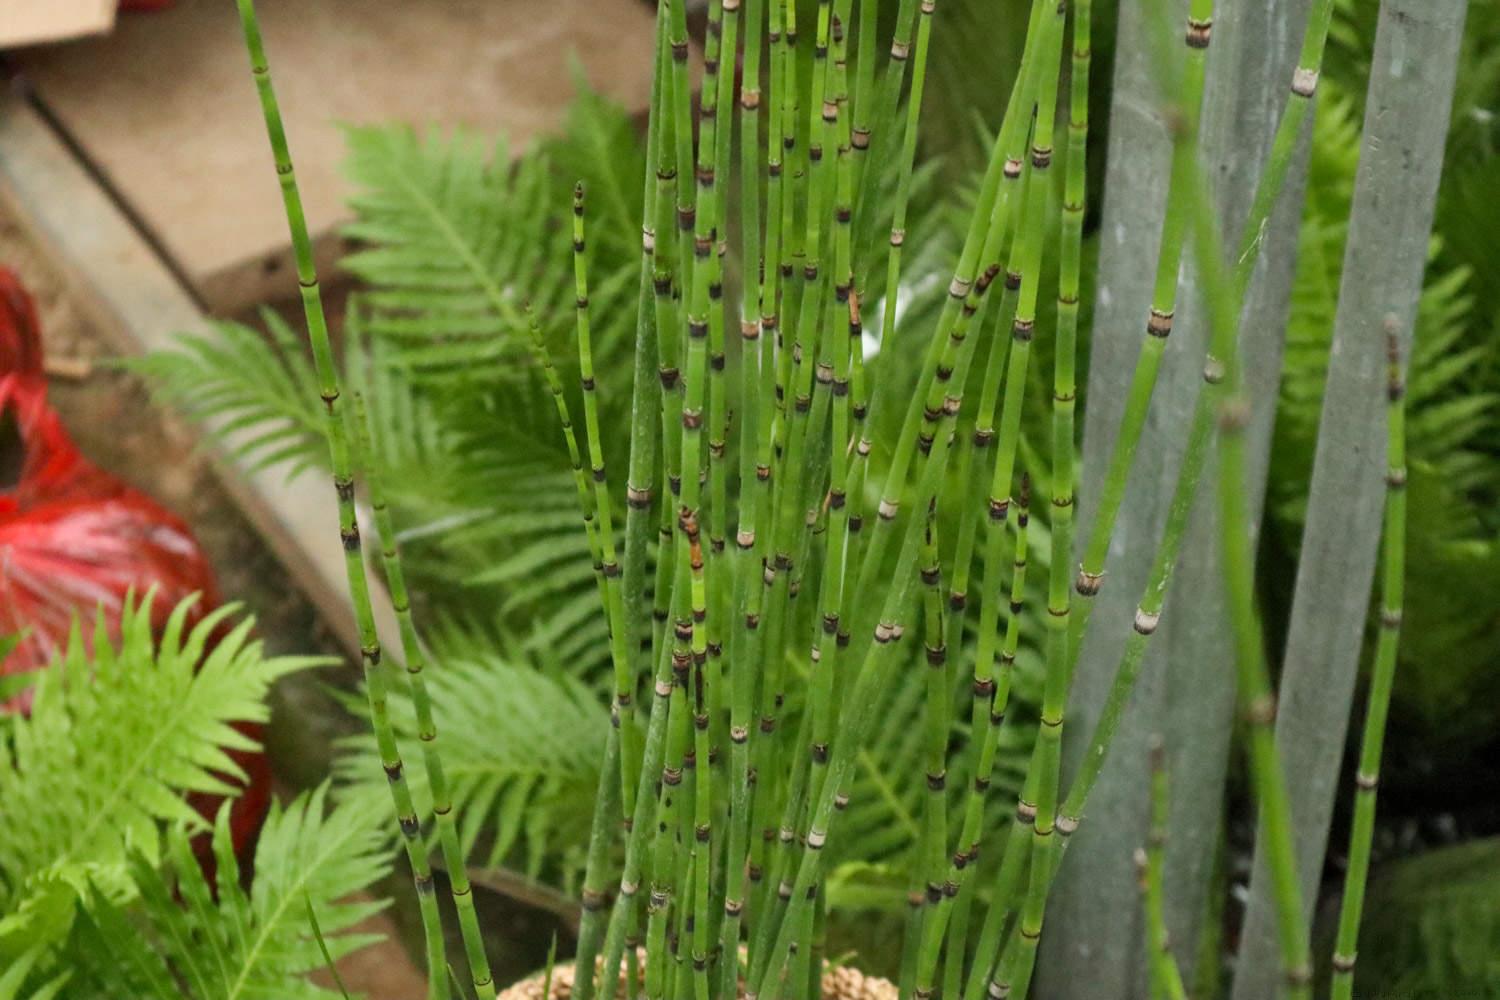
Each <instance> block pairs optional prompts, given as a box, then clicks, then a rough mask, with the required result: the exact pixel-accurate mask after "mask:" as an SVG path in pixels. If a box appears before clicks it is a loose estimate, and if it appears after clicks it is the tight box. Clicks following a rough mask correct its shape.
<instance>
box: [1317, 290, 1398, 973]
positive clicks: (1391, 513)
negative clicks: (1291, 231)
mask: <svg viewBox="0 0 1500 1000" xmlns="http://www.w3.org/2000/svg"><path fill="white" fill-rule="evenodd" d="M1397 333H1398V331H1397V330H1396V329H1395V328H1394V320H1392V321H1391V322H1390V323H1388V324H1387V330H1386V336H1387V340H1388V343H1389V363H1388V367H1387V376H1386V408H1385V420H1386V446H1385V447H1386V458H1385V463H1386V468H1385V487H1386V488H1385V533H1384V537H1383V539H1382V547H1383V548H1384V552H1383V553H1382V559H1381V561H1382V563H1383V567H1382V569H1383V574H1384V578H1383V581H1382V583H1381V595H1380V638H1379V639H1378V640H1377V642H1376V646H1375V666H1374V669H1373V670H1372V671H1371V674H1370V692H1369V695H1368V696H1367V699H1366V702H1365V728H1364V733H1363V734H1362V735H1361V737H1360V742H1359V768H1358V770H1357V771H1355V774H1354V821H1353V823H1352V824H1351V826H1350V829H1349V868H1348V872H1347V874H1346V875H1345V876H1344V898H1343V900H1342V901H1341V902H1340V905H1339V929H1338V940H1337V942H1336V943H1335V945H1334V950H1333V989H1332V994H1331V996H1332V998H1333V1000H1353V997H1354V963H1355V959H1356V958H1357V957H1358V946H1359V920H1360V916H1361V914H1362V913H1363V911H1364V902H1365V881H1366V879H1368V877H1369V874H1370V843H1371V840H1372V839H1373V837H1374V834H1375V799H1376V794H1377V793H1376V789H1377V786H1378V785H1379V784H1380V755H1381V751H1382V749H1383V748H1384V746H1385V722H1386V718H1387V716H1388V714H1389V711H1390V705H1391V685H1392V683H1393V682H1394V680H1395V677H1396V653H1397V650H1398V648H1399V646H1400V642H1401V611H1402V608H1403V606H1404V595H1403V591H1404V589H1405V576H1406V378H1405V376H1404V374H1403V373H1402V367H1401V342H1400V340H1399V338H1398V336H1397Z"/></svg>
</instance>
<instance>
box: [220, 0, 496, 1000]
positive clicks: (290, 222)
mask: <svg viewBox="0 0 1500 1000" xmlns="http://www.w3.org/2000/svg"><path fill="white" fill-rule="evenodd" d="M239 12H240V23H241V26H242V28H243V29H244V34H245V48H246V50H247V52H248V53H249V56H250V72H251V75H252V76H253V77H254V79H255V88H256V91H257V93H258V94H259V97H260V106H261V113H262V115H263V117H264V118H265V124H266V135H267V138H268V139H269V140H270V144H271V153H272V156H273V157H274V159H275V161H276V174H277V177H278V178H279V181H280V185H281V198H282V205H283V207H284V208H285V211H286V217H287V226H288V229H289V230H290V232H291V238H292V248H293V252H294V254H295V257H296V266H297V284H298V286H299V287H300V289H301V297H302V308H303V314H304V316H305V317H306V319H307V329H308V339H309V341H310V343H311V345H312V352H313V364H314V365H315V367H316V371H317V380H318V394H319V396H320V397H321V398H322V400H323V404H324V410H325V415H326V420H325V424H324V433H325V434H326V436H327V440H328V452H329V459H330V464H331V466H332V469H333V487H334V493H335V495H336V496H337V498H338V511H339V539H340V543H341V545H342V547H343V550H344V568H345V576H346V579H347V581H348V585H349V594H350V597H351V598H352V599H353V602H354V614H355V619H356V622H357V624H358V628H359V645H360V658H361V661H362V663H363V666H364V675H365V693H366V695H367V697H368V699H369V707H370V721H371V724H372V726H373V728H374V730H375V739H376V742H377V744H378V746H379V750H380V761H381V765H382V767H384V768H385V773H386V777H387V779H388V782H389V785H390V790H391V801H392V803H393V805H394V806H395V811H396V819H397V823H398V825H399V827H400V831H401V839H402V843H403V845H404V847H405V850H406V857H407V861H408V862H409V863H410V865H411V870H412V880H413V883H414V885H415V887H416V893H417V900H418V904H419V906H420V910H421V915H422V928H423V935H424V938H425V941H426V958H427V992H428V1000H441V998H442V997H443V996H444V995H445V994H446V988H445V973H446V971H447V960H446V959H445V958H444V947H443V928H442V924H441V922H440V918H439V915H438V908H437V896H436V893H435V892H434V887H433V879H432V867H431V864H430V863H429V861H428V859H427V853H426V849H425V847H424V845H423V844H422V842H421V817H419V816H418V815H417V811H416V806H415V805H414V804H413V802H412V795H411V789H410V788H409V787H408V786H407V783H406V776H405V773H404V764H403V762H402V759H401V750H400V747H399V746H398V745H397V743H396V735H395V731H394V730H393V729H392V727H391V721H390V717H389V715H388V712H387V705H386V688H387V685H388V684H389V677H388V673H389V669H390V668H389V665H386V664H382V662H381V649H380V639H379V637H378V636H377V635H376V631H375V612H374V609H373V607H372V605H371V602H370V588H369V582H368V580H367V579H366V577H365V564H364V557H363V551H362V546H361V543H360V535H359V522H358V519H357V515H356V511H355V506H354V469H353V465H352V462H351V449H350V445H349V435H348V429H347V423H346V416H345V411H344V401H343V395H342V393H341V390H340V387H339V377H338V369H337V367H336V366H335V364H334V360H333V346H332V344H331V342H330V340H329V337H328V323H327V321H326V319H325V318H324V314H323V300H322V293H321V292H320V290H319V286H318V275H317V271H316V269H315V268H314V266H313V254H312V240H311V239H310V237H309V236H308V229H307V220H306V215H305V214H304V212H303V210H302V196H301V194H300V193H299V191H298V190H297V177H296V174H295V173H293V169H292V157H291V151H290V148H289V147H288V144H287V138H286V130H285V128H284V127H283V125H282V120H281V111H280V108H279V107H278V106H277V103H276V92H275V90H274V89H273V87H272V84H271V69H270V65H269V63H268V62H267V60H266V52H265V44H264V42H263V41H262V40H261V34H260V26H259V23H258V22H257V20H256V17H255V3H254V0H239ZM435 751H436V748H434V753H435ZM455 892H457V889H456V887H455ZM481 954H482V949H481ZM473 972H474V989H475V992H476V993H477V994H478V995H479V996H481V997H484V996H494V995H495V987H494V982H493V981H492V980H491V979H490V976H489V974H488V972H487V971H484V970H483V969H482V968H475V969H474V970H473Z"/></svg>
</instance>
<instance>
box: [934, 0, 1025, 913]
mask: <svg viewBox="0 0 1500 1000" xmlns="http://www.w3.org/2000/svg"><path fill="white" fill-rule="evenodd" d="M1039 9H1040V7H1039V6H1034V7H1033V10H1034V11H1036V10H1039ZM1028 37H1029V38H1030V39H1031V40H1032V41H1031V42H1030V43H1029V44H1028V47H1027V50H1026V52H1024V53H1023V55H1022V65H1021V70H1020V73H1019V74H1018V77H1017V82H1016V86H1015V87H1013V88H1012V90H1011V99H1010V105H1009V107H1008V108H1007V110H1006V119H1005V121H1004V123H1003V124H1002V126H1001V130H1000V132H1001V134H1000V142H1001V144H1002V146H1003V147H1004V148H1005V150H1006V152H1005V163H1006V166H1005V169H1004V173H1003V175H1002V177H1003V180H1002V182H1001V199H1002V200H1003V201H1004V203H1005V204H1006V205H1007V206H1010V207H1008V208H1007V210H1006V212H1005V215H1004V218H1003V220H1002V226H1001V229H1002V232H1001V234H1000V237H1001V238H1000V241H999V243H998V244H997V246H998V247H1000V248H1001V249H1002V250H1003V251H1004V253H1007V254H1008V255H1009V266H1008V267H1007V269H1006V277H1005V290H1004V295H1003V296H1002V298H1003V303H1002V307H1001V309H1000V322H1001V323H1006V322H1012V326H1011V330H1012V337H1011V338H1005V337H1002V336H1000V335H998V334H996V335H992V336H991V337H990V338H989V339H990V344H989V348H990V350H989V359H988V363H987V364H986V365H985V373H984V381H983V384H982V387H981V389H980V395H979V407H978V411H977V412H976V414H975V417H974V436H973V440H972V442H971V445H970V447H969V449H968V450H967V452H966V454H968V455H970V456H975V455H977V456H979V458H980V461H979V467H980V469H981V470H982V469H983V467H984V456H985V455H986V454H988V453H989V449H990V448H991V447H992V446H993V445H994V444H995V407H996V403H997V400H998V397H999V394H1000V377H1001V372H1002V370H1003V369H1004V367H1005V365H1004V362H1005V360H1006V357H1007V351H1006V344H1007V343H1009V342H1010V340H1011V339H1013V337H1014V324H1013V319H1014V315H1013V314H1014V311H1015V301H1016V296H1017V292H1018V291H1019V289H1020V286H1021V280H1022V279H1021V271H1020V252H1021V246H1020V241H1019V240H1017V239H1015V232H1016V231H1017V230H1019V228H1020V226H1019V216H1020V211H1019V209H1020V207H1021V204H1022V200H1023V198H1024V196H1025V193H1026V184H1027V183H1028V181H1027V179H1026V178H1027V177H1029V165H1028V164H1026V163H1024V162H1023V157H1022V153H1023V152H1024V144H1025V142H1026V138H1027V134H1028V130H1029V127H1030V121H1031V112H1032V108H1033V106H1034V105H1035V91H1034V89H1033V87H1034V84H1035V74H1033V73H1028V72H1027V68H1028V67H1029V66H1030V65H1032V64H1034V63H1035V59H1034V57H1033V55H1031V54H1029V53H1033V52H1034V51H1035V50H1034V45H1035V44H1036V38H1037V35H1036V34H1031V35H1029V36H1028ZM1001 259H1002V254H1001V253H999V252H997V253H996V254H994V255H993V256H992V257H991V258H990V265H989V267H987V268H986V269H985V277H984V279H981V280H984V282H985V284H986V285H988V284H990V283H991V282H992V281H993V276H994V273H995V270H996V269H997V268H998V265H999V261H1000V260H1001ZM1002 328H1003V327H1002ZM1023 389H1024V376H1020V377H1018V375H1017V373H1016V372H1012V373H1011V375H1010V376H1009V377H1008V381H1007V383H1006V395H1007V397H1009V396H1010V395H1011V394H1017V395H1019V394H1020V393H1021V392H1022V390H1023ZM1012 405H1013V406H1015V405H1019V404H1012ZM1016 443H1017V441H1016V439H1015V438H1012V439H1011V441H1010V451H1009V453H1008V455H1002V456H1000V457H998V458H997V460H996V472H995V473H994V475H995V477H996V479H995V481H994V482H992V483H991V485H990V493H989V496H990V500H989V502H986V501H985V500H984V498H983V489H984V487H983V485H982V484H981V476H979V475H973V474H971V475H970V476H969V478H968V483H969V484H971V493H970V496H968V497H966V498H965V510H964V514H965V517H964V518H963V526H964V527H963V530H964V536H966V538H967V545H969V546H972V544H973V536H974V532H975V530H976V528H974V527H972V526H973V525H976V524H977V521H978V515H979V513H980V511H981V509H982V510H983V512H984V514H985V515H986V517H985V546H984V571H985V579H987V580H998V579H999V578H1000V576H1001V573H1002V553H1001V550H1002V543H1003V540H1004V533H1005V524H1006V521H1007V518H1008V517H1009V509H1010V503H1009V497H1010V490H1011V481H1010V478H1009V477H1010V476H1011V475H1013V472H1014V468H1015V447H1016ZM1001 475H1004V476H1005V477H1006V478H1005V479H1003V480H1001V479H999V477H1000V476H1001ZM960 481H961V482H963V481H964V480H963V479H961V480H960ZM1025 489H1026V487H1025V485H1024V477H1023V491H1024V490H1025ZM996 498H1000V499H999V502H995V499H996ZM964 545H965V538H964V537H961V538H960V548H959V551H958V554H957V556H956V557H955V570H954V578H955V580H956V581H960V580H966V579H967V571H966V567H965V563H966V562H967V561H968V557H967V556H965V555H964V552H965V551H966V549H965V548H964ZM966 589H967V585H966V584H964V583H961V582H956V583H955V585H954V587H953V592H952V595H951V596H950V604H951V605H952V606H953V607H954V608H955V610H957V609H958V607H960V605H961V602H962V601H964V600H965V599H966V598H965V591H966ZM1000 594H1001V590H1000V588H999V587H993V588H990V589H989V590H987V591H986V592H985V593H984V595H983V596H982V599H981V601H980V620H979V641H978V643H977V649H976V651H975V655H974V680H973V684H972V691H973V694H974V701H973V707H972V709H971V715H970V732H971V733H984V736H983V737H982V738H980V739H979V740H977V741H971V742H972V751H973V752H972V753H971V755H970V756H971V757H972V760H971V761H970V762H969V765H968V768H967V771H968V774H969V776H970V778H971V779H972V782H973V784H972V786H971V793H970V795H969V798H968V802H967V804H966V807H965V818H964V823H963V828H962V833H961V835H960V840H959V852H960V853H962V854H963V861H962V864H960V862H959V859H958V857H957V856H955V859H954V860H955V864H956V865H958V866H959V867H962V866H963V865H966V864H967V863H968V861H969V860H971V858H970V855H972V854H975V853H977V849H978V844H977V838H978V836H979V832H980V829H981V826H982V813H981V810H982V808H983V794H982V793H983V791H984V789H985V788H987V787H988V784H989V775H990V768H989V763H993V760H994V751H995V742H996V738H997V736H998V731H988V730H989V729H990V728H991V727H990V726H987V724H986V718H989V719H991V720H993V725H994V726H998V725H999V723H1000V721H1001V720H1003V719H1004V717H1005V711H1006V706H1007V703H1008V701H1009V697H1010V669H1009V661H1006V660H1004V659H1003V658H1002V660H1001V670H1000V672H999V677H998V679H997V677H996V671H995V644H996V642H997V636H998V634H999V622H1000ZM1012 659H1014V657H1012ZM986 762H989V763H986ZM964 881H965V880H964V879H962V878H961V879H960V883H961V884H962V883H963V882H964Z"/></svg>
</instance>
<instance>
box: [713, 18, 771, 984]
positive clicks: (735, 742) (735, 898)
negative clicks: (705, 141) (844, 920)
mask: <svg viewBox="0 0 1500 1000" xmlns="http://www.w3.org/2000/svg"><path fill="white" fill-rule="evenodd" d="M762 3H763V0H747V2H746V4H745V15H744V20H745V48H744V60H743V66H744V71H743V72H744V78H743V80H742V82H741V86H740V115H739V120H740V178H739V183H740V233H741V238H742V244H741V246H742V252H741V263H742V273H741V304H740V335H741V340H740V370H741V375H742V380H741V391H740V400H741V403H740V405H741V417H740V446H739V447H740V455H739V457H740V477H739V479H740V497H739V499H740V502H739V508H738V523H737V525H736V531H735V552H736V553H737V555H738V558H737V560H736V562H735V565H734V567H733V573H734V616H735V620H736V621H737V622H739V623H741V624H742V629H741V631H739V632H738V633H737V634H736V633H731V636H733V638H732V641H731V644H730V648H729V651H730V661H731V663H732V666H731V670H730V686H731V698H730V720H729V742H730V760H731V770H732V773H731V776H730V796H731V801H730V805H729V813H728V823H727V825H728V831H727V836H726V839H727V845H726V849H725V850H726V853H725V885H724V919H723V923H722V926H721V934H720V949H719V953H720V958H719V960H720V969H719V973H720V983H719V995H720V996H733V995H734V993H735V992H736V990H737V988H738V978H739V960H738V951H739V941H740V928H741V925H742V923H743V919H744V909H745V881H746V869H745V864H744V859H745V856H746V854H747V851H748V844H747V838H748V835H749V830H750V827H749V823H750V802H751V788H750V745H749V741H750V725H751V721H752V715H753V713H754V702H755V680H756V666H757V664H758V660H759V650H760V646H761V643H760V635H761V633H760V629H759V625H760V603H759V601H760V595H761V586H760V580H759V578H758V576H757V572H758V566H759V564H760V561H761V560H762V559H763V558H764V554H765V535H766V534H767V533H766V532H760V531H758V530H757V529H758V526H759V525H760V524H761V523H762V522H763V518H762V514H763V512H764V511H765V508H766V506H767V504H768V503H769V493H770V490H769V476H770V471H771V467H770V463H769V461H768V459H767V453H766V452H765V451H764V450H763V446H764V447H769V438H770V429H771V425H770V419H771V415H772V411H773V408H772V407H771V406H770V405H768V400H766V399H764V398H763V396H762V389H763V388H766V387H767V385H768V383H767V377H768V376H772V374H773V373H774V371H775V364H776V361H775V354H774V350H775V345H774V343H773V339H774V338H773V337H772V336H766V335H763V332H762V313H761V302H762V288H763V281H762V275H763V273H764V269H765V266H766V262H765V258H764V257H763V256H762V246H761V243H760V233H761V228H760V214H759V213H760V183H759V170H758V169H757V164H758V161H759V156H760V140H759V125H760V104H761V91H760V60H761V25H762V23H763V21H764V10H763V6H762ZM778 4H779V0H771V5H772V6H773V7H774V6H777V5H778ZM773 146H774V143H773ZM762 470H764V473H763V472H762Z"/></svg>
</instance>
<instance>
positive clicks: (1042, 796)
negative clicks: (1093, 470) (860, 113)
mask: <svg viewBox="0 0 1500 1000" xmlns="http://www.w3.org/2000/svg"><path fill="white" fill-rule="evenodd" d="M1065 13H1066V11H1065V7H1064V5H1063V4H1059V5H1058V6H1057V7H1056V9H1055V13H1053V14H1052V15H1051V16H1050V17H1046V16H1044V17H1043V19H1042V22H1041V24H1040V25H1039V27H1040V29H1041V32H1042V35H1041V38H1040V42H1039V45H1040V47H1039V49H1038V63H1037V70H1036V72H1037V100H1036V119H1035V121H1034V123H1033V127H1032V139H1031V173H1030V176H1029V177H1028V178H1027V181H1026V205H1025V215H1024V216H1023V217H1022V227H1021V236H1020V243H1021V258H1020V260H1021V287H1020V290H1019V292H1018V293H1017V300H1016V315H1015V319H1014V320H1013V321H1012V324H1011V327H1012V331H1013V343H1012V345H1011V363H1010V374H1009V377H1010V378H1013V379H1015V384H1014V385H1013V386H1011V387H1010V388H1011V390H1012V391H1008V392H1007V394H1006V397H1007V398H1006V401H1005V405H1004V406H1003V407H1002V409H1001V414H1000V449H999V454H998V456H997V462H996V480H995V482H996V483H997V484H1002V483H1003V485H1008V483H1009V478H1010V475H1011V470H1009V469H1004V470H1003V471H1004V472H1005V473H1006V478H1005V480H1003V481H1002V480H1001V479H1000V478H999V477H1000V473H1001V471H1002V465H1003V464H1004V463H1005V461H1006V456H1007V455H1008V454H1010V455H1013V454H1014V450H1015V440H1016V437H1017V435H1018V434H1019V430H1020V397H1021V395H1022V394H1021V393H1020V391H1019V386H1021V385H1024V383H1025V370H1026V368H1025V366H1026V361H1027V356H1028V355H1029V353H1030V345H1031V340H1032V336H1033V332H1034V328H1035V324H1036V307H1037V300H1038V297H1039V296H1038V292H1039V291H1040V288H1039V286H1040V284H1041V263H1042V231H1043V228H1044V226H1045V222H1044V217H1045V213H1046V209H1047V196H1048V193H1049V186H1048V177H1049V176H1050V172H1051V167H1052V158H1053V132H1054V124H1055V119H1056V105H1057V87H1058V73H1059V69H1060V67H1061V63H1062V35H1063V31H1062V29H1063V19H1064V16H1065ZM1059 355H1060V357H1059V364H1060V367H1064V369H1065V370H1064V371H1062V372H1060V373H1059V374H1060V376H1061V375H1064V374H1065V375H1066V376H1067V380H1068V381H1069V382H1070V381H1071V370H1070V369H1071V359H1063V358H1062V357H1061V355H1062V348H1061V346H1060V347H1059ZM1059 384H1062V383H1061V382H1060V383H1059ZM1054 391H1060V390H1057V389H1055V390H1054ZM1069 391H1070V392H1071V390H1069ZM1067 426H1068V427H1069V428H1071V418H1069V420H1068V424H1067ZM1056 447H1057V446H1056V443H1054V451H1055V450H1056ZM1071 448H1072V442H1071V440H1070V441H1069V442H1068V443H1067V448H1066V449H1065V450H1067V451H1069V452H1071ZM1053 461H1054V463H1056V462H1058V461H1059V456H1058V455H1057V454H1054V455H1053ZM1063 463H1064V465H1065V466H1066V465H1067V464H1068V463H1067V461H1066V459H1064V460H1063ZM1053 478H1054V479H1057V478H1059V477H1058V476H1057V475H1055V474H1054V477H1053ZM1068 479H1069V480H1071V475H1069V476H1068ZM1003 485H1001V488H1003ZM1058 489H1059V487H1058V486H1054V488H1053V516H1054V517H1057V516H1058V513H1059V511H1065V510H1066V508H1067V507H1070V506H1071V502H1072V484H1071V481H1069V482H1068V483H1067V484H1066V486H1063V487H1062V489H1064V490H1066V494H1065V495H1066V497H1067V500H1068V504H1067V505H1062V504H1059V503H1058V500H1059V498H1060V497H1061V496H1063V495H1064V494H1060V493H1059V492H1058ZM996 492H998V491H996ZM994 495H995V493H993V492H992V497H993V496H994ZM991 502H992V503H993V502H994V500H993V499H992V500H991ZM1056 533H1057V529H1056V528H1054V537H1055V535H1056ZM1064 534H1066V529H1065V528H1064ZM1053 558H1054V562H1056V561H1057V560H1058V558H1059V557H1058V553H1057V550H1056V542H1055V541H1054V550H1053ZM1067 559H1068V555H1067V554H1066V553H1063V554H1062V556H1061V560H1062V565H1063V566H1064V567H1065V566H1066V565H1067ZM1058 572H1059V570H1058V569H1057V567H1056V566H1055V565H1054V568H1053V574H1052V575H1053V580H1054V582H1053V583H1052V584H1051V586H1050V587H1049V598H1048V608H1047V610H1048V615H1047V619H1048V655H1047V681H1046V689H1045V691H1044V694H1043V698H1042V722H1041V727H1040V729H1039V731H1038V735H1037V743H1038V750H1037V753H1036V755H1035V756H1036V760H1035V762H1034V765H1033V768H1032V771H1033V772H1034V773H1035V774H1036V775H1037V779H1038V780H1037V782H1036V789H1035V797H1034V798H1032V799H1030V800H1028V801H1029V803H1030V804H1031V805H1033V806H1034V807H1035V814H1036V816H1035V820H1034V821H1033V823H1032V836H1033V844H1032V867H1031V879H1030V888H1029V891H1028V893H1027V897H1026V902H1025V906H1024V907H1023V909H1022V913H1021V925H1020V933H1019V934H1018V935H1017V936H1016V938H1015V940H1016V941H1017V942H1018V943H1019V945H1020V947H1019V948H1017V949H1016V952H1015V954H1016V956H1017V958H1016V964H1015V965H1014V966H1011V967H1009V969H1008V972H1007V974H1006V978H1004V979H1002V984H1004V983H1009V984H1011V986H1012V987H1013V988H1014V992H1015V995H1016V996H1018V997H1024V996H1025V995H1026V992H1027V988H1028V985H1029V981H1030V976H1031V968H1032V965H1033V964H1034V962H1035V957H1036V942H1037V939H1038V938H1040V936H1041V932H1042V916H1043V913H1044V911H1045V907H1046V895H1045V882H1046V880H1047V873H1049V872H1050V871H1051V866H1052V855H1053V851H1054V845H1055V843H1056V840H1055V838H1054V837H1053V833H1054V832H1055V825H1056V808H1057V770H1058V759H1059V757H1060V750H1061V741H1062V724H1063V709H1064V702H1065V701H1066V697H1067V685H1066V678H1065V670H1066V656H1067V644H1066V639H1067V633H1066V616H1067V605H1066V603H1065V602H1066V584H1064V589H1063V601H1064V603H1063V604H1061V605H1059V604H1058V603H1057V593H1058V588H1057V585H1056V582H1055V579H1056V576H1057V574H1058ZM1059 622H1060V623H1061V624H1062V626H1063V627H1062V628H1059V627H1058V623H1059Z"/></svg>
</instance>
